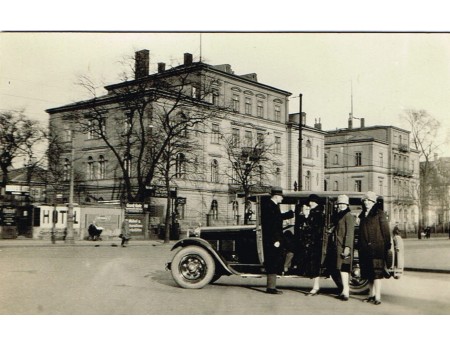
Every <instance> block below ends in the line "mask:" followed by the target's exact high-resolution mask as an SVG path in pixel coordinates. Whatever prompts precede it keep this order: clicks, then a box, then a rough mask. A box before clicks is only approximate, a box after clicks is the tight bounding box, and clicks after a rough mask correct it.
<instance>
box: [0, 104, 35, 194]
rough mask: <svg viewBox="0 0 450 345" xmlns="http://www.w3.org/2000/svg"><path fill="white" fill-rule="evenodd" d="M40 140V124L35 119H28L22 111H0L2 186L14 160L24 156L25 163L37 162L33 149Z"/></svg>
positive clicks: (5, 182)
mask: <svg viewBox="0 0 450 345" xmlns="http://www.w3.org/2000/svg"><path fill="white" fill-rule="evenodd" d="M42 140H43V137H42V128H41V126H40V125H39V123H38V122H37V121H34V120H31V119H28V118H27V117H26V115H25V114H24V112H23V111H4V112H1V113H0V168H1V170H2V174H3V179H2V184H3V186H5V185H6V184H7V183H8V173H9V171H10V169H11V167H12V166H13V162H14V160H17V159H18V158H24V159H25V161H26V162H27V164H33V166H35V165H36V164H37V163H38V162H37V161H35V160H34V157H35V152H34V149H35V147H36V144H38V143H39V142H41V141H42ZM30 171H32V170H30ZM29 175H30V174H29ZM29 179H31V176H29Z"/></svg>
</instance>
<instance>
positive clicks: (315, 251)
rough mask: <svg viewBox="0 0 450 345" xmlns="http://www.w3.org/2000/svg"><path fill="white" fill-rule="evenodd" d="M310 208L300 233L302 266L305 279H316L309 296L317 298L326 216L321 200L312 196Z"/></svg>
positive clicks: (309, 200) (309, 199)
mask: <svg viewBox="0 0 450 345" xmlns="http://www.w3.org/2000/svg"><path fill="white" fill-rule="evenodd" d="M308 203H309V207H310V211H309V216H308V217H306V218H305V223H304V225H303V228H302V230H301V233H300V238H301V250H302V253H301V255H302V264H301V273H302V275H304V276H305V277H310V278H314V283H313V288H312V289H311V291H310V292H309V293H308V295H307V296H315V295H317V294H318V293H319V289H320V284H319V276H320V269H321V261H322V244H323V241H322V238H323V231H324V227H325V215H324V212H323V206H322V205H321V202H320V198H319V197H318V196H317V195H316V194H311V195H310V196H309V198H308Z"/></svg>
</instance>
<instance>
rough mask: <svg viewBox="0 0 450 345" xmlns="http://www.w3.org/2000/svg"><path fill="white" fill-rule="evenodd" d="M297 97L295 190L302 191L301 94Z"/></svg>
mask: <svg viewBox="0 0 450 345" xmlns="http://www.w3.org/2000/svg"><path fill="white" fill-rule="evenodd" d="M298 97H299V112H298V185H297V190H299V191H301V190H302V189H303V183H302V175H303V159H302V158H303V157H302V155H303V151H302V141H303V138H302V127H303V114H302V97H303V95H302V94H299V95H298Z"/></svg>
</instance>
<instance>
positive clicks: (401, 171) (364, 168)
mask: <svg viewBox="0 0 450 345" xmlns="http://www.w3.org/2000/svg"><path fill="white" fill-rule="evenodd" d="M349 124H351V122H350V123H349ZM419 173H420V171H419V152H418V151H417V150H414V149H411V147H410V138H409V132H408V131H406V130H403V129H401V128H397V127H393V126H370V127H365V126H364V120H362V126H361V127H359V128H353V126H352V125H349V127H348V128H344V129H338V130H333V131H328V132H327V134H326V137H325V183H324V189H325V190H334V191H341V190H342V191H358V192H367V191H373V192H375V193H376V194H377V195H379V196H381V197H383V200H384V209H385V211H386V212H387V214H388V217H389V222H390V225H391V226H392V227H393V226H395V225H398V226H399V228H400V229H401V230H403V231H406V232H415V231H417V228H418V222H419V204H418V195H419V182H420V180H419Z"/></svg>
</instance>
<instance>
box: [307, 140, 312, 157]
mask: <svg viewBox="0 0 450 345" xmlns="http://www.w3.org/2000/svg"><path fill="white" fill-rule="evenodd" d="M306 158H312V145H311V141H310V140H307V141H306Z"/></svg>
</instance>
